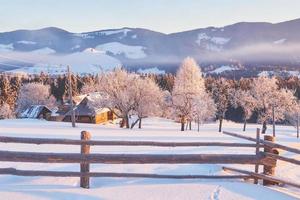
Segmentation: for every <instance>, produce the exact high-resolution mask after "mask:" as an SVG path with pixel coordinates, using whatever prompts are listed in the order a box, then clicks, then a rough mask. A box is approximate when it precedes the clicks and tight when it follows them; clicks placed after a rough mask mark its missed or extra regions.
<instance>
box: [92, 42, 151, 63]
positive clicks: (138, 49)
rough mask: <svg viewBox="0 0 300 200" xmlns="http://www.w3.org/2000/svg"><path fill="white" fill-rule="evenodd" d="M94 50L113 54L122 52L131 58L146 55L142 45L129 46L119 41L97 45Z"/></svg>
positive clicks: (139, 57)
mask: <svg viewBox="0 0 300 200" xmlns="http://www.w3.org/2000/svg"><path fill="white" fill-rule="evenodd" d="M95 49H96V50H100V51H106V52H111V53H113V54H114V55H122V54H124V55H125V56H126V57H127V58H131V59H141V58H145V57H146V56H147V55H146V54H145V52H144V50H145V47H142V46H129V45H125V44H122V43H119V42H110V43H105V44H101V45H98V46H97V47H96V48H95Z"/></svg>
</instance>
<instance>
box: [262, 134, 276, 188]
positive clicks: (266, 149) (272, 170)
mask: <svg viewBox="0 0 300 200" xmlns="http://www.w3.org/2000/svg"><path fill="white" fill-rule="evenodd" d="M264 140H265V141H269V142H274V141H275V137H273V136H270V135H265V136H264ZM264 152H267V153H273V154H277V155H278V154H279V151H278V150H277V149H275V148H272V147H269V146H267V145H265V146H264ZM269 159H274V158H269ZM274 160H275V166H266V165H264V174H265V175H269V176H274V175H275V167H276V159H274ZM276 184H277V183H276V182H273V181H269V180H265V179H264V180H263V185H276Z"/></svg>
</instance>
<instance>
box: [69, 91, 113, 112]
mask: <svg viewBox="0 0 300 200" xmlns="http://www.w3.org/2000/svg"><path fill="white" fill-rule="evenodd" d="M99 97H101V95H100V94H99V93H92V94H89V95H87V96H86V97H85V98H84V99H83V100H82V101H81V102H80V103H79V104H78V105H77V106H76V107H75V109H74V110H75V115H76V116H95V115H96V113H97V114H99V113H103V112H108V111H109V109H108V108H97V107H94V106H92V105H91V104H89V102H93V101H95V99H96V98H99ZM71 112H72V111H71V110H70V111H69V112H67V113H66V114H65V116H70V115H71Z"/></svg>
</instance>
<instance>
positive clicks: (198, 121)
mask: <svg viewBox="0 0 300 200" xmlns="http://www.w3.org/2000/svg"><path fill="white" fill-rule="evenodd" d="M197 124H198V132H199V131H200V119H199V117H198V120H197Z"/></svg>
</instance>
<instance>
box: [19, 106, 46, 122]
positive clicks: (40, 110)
mask: <svg viewBox="0 0 300 200" xmlns="http://www.w3.org/2000/svg"><path fill="white" fill-rule="evenodd" d="M50 116H51V110H50V109H49V108H48V107H47V106H44V105H32V106H30V107H28V108H27V109H25V110H24V111H23V112H22V113H21V114H20V116H19V117H20V118H31V119H48V118H49V117H50Z"/></svg>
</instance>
